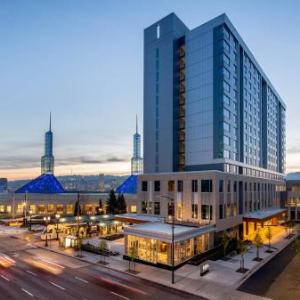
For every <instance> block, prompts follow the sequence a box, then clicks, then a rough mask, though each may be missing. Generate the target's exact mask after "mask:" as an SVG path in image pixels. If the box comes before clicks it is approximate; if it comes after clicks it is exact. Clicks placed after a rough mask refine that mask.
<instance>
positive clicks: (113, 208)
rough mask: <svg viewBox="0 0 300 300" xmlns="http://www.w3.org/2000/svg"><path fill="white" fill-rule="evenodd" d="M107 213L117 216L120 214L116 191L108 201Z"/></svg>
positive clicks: (111, 192) (112, 191)
mask: <svg viewBox="0 0 300 300" xmlns="http://www.w3.org/2000/svg"><path fill="white" fill-rule="evenodd" d="M106 212H107V213H108V214H116V213H117V212H118V203H117V198H116V194H115V191H114V190H111V191H110V193H109V196H108V199H107V201H106Z"/></svg>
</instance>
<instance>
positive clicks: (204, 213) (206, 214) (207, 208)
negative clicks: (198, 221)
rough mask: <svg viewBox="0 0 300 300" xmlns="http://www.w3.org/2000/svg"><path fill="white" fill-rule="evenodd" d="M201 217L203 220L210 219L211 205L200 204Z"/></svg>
mask: <svg viewBox="0 0 300 300" xmlns="http://www.w3.org/2000/svg"><path fill="white" fill-rule="evenodd" d="M201 218H202V219H203V220H212V206H211V205H201Z"/></svg>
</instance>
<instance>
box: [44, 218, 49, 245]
mask: <svg viewBox="0 0 300 300" xmlns="http://www.w3.org/2000/svg"><path fill="white" fill-rule="evenodd" d="M44 221H45V224H46V241H45V247H48V223H49V221H50V216H46V217H44Z"/></svg>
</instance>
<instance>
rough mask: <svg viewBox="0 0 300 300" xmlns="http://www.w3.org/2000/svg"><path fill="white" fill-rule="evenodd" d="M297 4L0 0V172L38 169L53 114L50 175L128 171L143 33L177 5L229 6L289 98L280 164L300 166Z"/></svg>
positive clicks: (192, 8) (190, 11)
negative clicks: (284, 155)
mask: <svg viewBox="0 0 300 300" xmlns="http://www.w3.org/2000/svg"><path fill="white" fill-rule="evenodd" d="M299 11H300V2H299V1H296V0H295V1H278V0H277V1H274V0H273V1H261V0H260V1H253V0H251V1H242V0H240V1H233V0H230V1H229V0H228V1H225V0H223V1H212V0H210V1H200V0H197V1H191V0H186V1H182V0H180V1H174V0H173V1H171V0H170V1H162V0H160V1H158V0H157V1H154V0H151V1H150V0H149V1H142V0H138V1H125V0H123V1H116V0H110V1H108V0H107V1H100V0H99V1H89V0H86V1H83V0H82V1H74V0H73V1H64V0H57V1H55V0H51V1H50V0H49V1H38V0H36V1H30V0H26V1H21V0H20V1H14V0H7V1H5V0H0V41H1V46H0V111H1V118H0V124H1V125H0V137H1V143H0V177H8V178H9V179H17V178H33V177H35V176H37V175H39V174H40V157H41V155H42V154H43V151H44V149H43V143H44V132H45V131H46V130H47V129H48V123H49V112H50V111H52V116H53V123H52V128H53V132H54V155H55V159H56V168H55V174H56V175H68V174H71V173H73V174H98V173H106V174H127V173H129V172H130V162H129V161H130V157H131V155H132V134H133V133H134V130H135V115H136V114H138V116H139V120H140V126H139V127H140V130H141V131H142V117H143V115H142V112H143V30H144V28H145V27H148V26H149V25H151V24H152V23H154V22H156V21H157V20H159V19H160V18H162V17H164V16H166V15H167V14H169V13H171V12H175V13H176V14H177V15H178V17H179V18H180V19H182V21H183V22H184V23H185V24H186V25H187V26H188V27H189V28H194V27H197V26H199V25H201V24H202V23H204V22H206V21H208V20H210V19H211V18H214V17H216V16H218V15H220V14H222V13H224V12H225V13H226V14H227V15H228V16H229V18H230V19H231V21H232V23H233V24H234V26H235V27H236V28H237V30H238V31H239V33H240V34H241V36H242V37H243V39H244V41H245V42H246V43H247V45H248V46H249V48H250V49H251V51H252V52H253V54H254V56H255V57H256V58H257V60H258V62H259V64H260V65H261V67H262V68H263V69H264V71H265V73H266V74H267V75H268V77H269V79H270V80H271V81H272V83H273V85H274V86H275V87H276V89H277V91H278V93H279V94H280V95H281V97H282V99H283V100H284V101H285V103H286V105H287V171H288V172H291V171H293V172H294V171H297V170H300V135H299V131H298V130H299V129H300V120H299V119H300V118H299V112H300V100H299V71H300V56H299V53H300V30H299V28H300V15H299Z"/></svg>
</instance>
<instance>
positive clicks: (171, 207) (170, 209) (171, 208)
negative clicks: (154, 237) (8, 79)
mask: <svg viewBox="0 0 300 300" xmlns="http://www.w3.org/2000/svg"><path fill="white" fill-rule="evenodd" d="M168 216H174V203H173V202H171V203H168Z"/></svg>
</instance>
